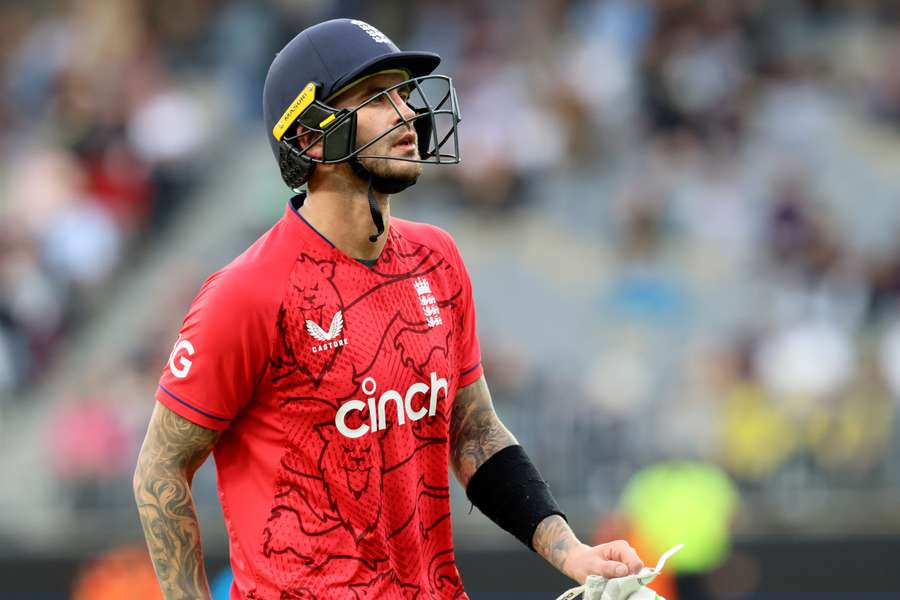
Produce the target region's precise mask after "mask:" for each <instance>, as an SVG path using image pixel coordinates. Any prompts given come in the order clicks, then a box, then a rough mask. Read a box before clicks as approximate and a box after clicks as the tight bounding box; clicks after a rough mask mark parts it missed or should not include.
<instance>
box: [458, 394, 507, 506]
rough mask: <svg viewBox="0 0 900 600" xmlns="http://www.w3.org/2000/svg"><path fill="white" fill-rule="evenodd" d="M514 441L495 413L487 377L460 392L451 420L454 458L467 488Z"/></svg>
mask: <svg viewBox="0 0 900 600" xmlns="http://www.w3.org/2000/svg"><path fill="white" fill-rule="evenodd" d="M514 444H518V442H517V441H516V438H515V437H513V434H511V433H510V432H509V430H508V429H506V427H504V425H503V423H501V422H500V419H499V418H498V417H497V413H495V412H494V404H493V403H492V402H491V393H490V391H489V390H488V387H487V382H486V381H485V380H484V377H480V378H479V379H478V380H477V381H476V382H475V383H472V384H471V385H468V386H466V387H464V388H463V389H461V390H459V391H458V392H457V394H456V398H455V399H454V400H453V413H452V416H451V420H450V460H451V464H452V465H453V470H454V472H455V473H456V477H457V478H458V479H459V482H460V483H461V484H462V486H463V487H464V488H465V487H467V486H468V485H469V480H470V479H471V478H472V475H474V474H475V471H477V470H478V467H480V466H481V465H483V464H484V463H485V461H486V460H487V459H489V458H490V457H491V456H493V455H494V454H495V453H497V452H499V451H500V450H503V449H504V448H506V447H507V446H512V445H514Z"/></svg>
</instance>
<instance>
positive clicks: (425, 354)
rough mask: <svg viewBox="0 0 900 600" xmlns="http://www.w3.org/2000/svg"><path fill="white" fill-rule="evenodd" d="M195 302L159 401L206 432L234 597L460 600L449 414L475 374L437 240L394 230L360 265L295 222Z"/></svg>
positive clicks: (453, 273)
mask: <svg viewBox="0 0 900 600" xmlns="http://www.w3.org/2000/svg"><path fill="white" fill-rule="evenodd" d="M302 201H303V199H302V196H298V197H295V198H294V199H292V200H291V202H289V203H288V206H287V209H286V210H285V214H284V216H283V217H282V218H281V220H280V221H279V222H278V223H276V224H275V226H274V227H272V228H271V229H270V230H269V231H268V232H266V233H265V234H264V235H263V236H262V237H261V238H260V239H259V240H257V241H256V242H255V243H254V244H253V245H252V246H250V248H248V249H247V250H246V251H245V252H244V253H243V254H241V255H240V256H239V257H238V258H237V259H235V260H234V261H233V262H232V263H231V264H229V265H228V266H226V267H225V268H224V269H222V270H221V271H218V272H217V273H215V274H214V275H212V276H211V277H210V278H209V279H208V280H207V281H206V282H205V283H204V284H203V287H202V288H201V290H200V293H199V294H198V295H197V297H196V298H195V299H194V302H193V304H192V306H191V308H190V310H189V311H188V314H187V316H186V317H185V319H184V323H183V325H182V328H181V332H180V335H179V337H178V341H177V342H176V344H175V348H174V350H173V351H172V354H171V356H170V357H169V361H168V364H167V365H166V368H165V369H164V371H163V375H162V378H161V380H160V384H159V389H158V391H157V394H156V398H157V400H159V401H160V402H161V403H163V404H164V405H165V406H167V407H168V408H170V409H171V410H173V411H175V412H176V413H178V414H179V415H181V416H183V417H184V418H186V419H189V420H190V421H192V422H194V423H196V424H198V425H202V426H203V427H208V428H212V429H217V430H223V434H222V437H221V438H220V440H219V442H218V444H217V445H216V447H215V450H214V457H215V463H216V469H217V473H218V486H219V497H220V500H221V503H222V509H223V512H224V514H225V523H226V526H227V529H228V536H229V542H230V551H231V566H232V568H233V570H234V576H235V581H234V587H233V588H232V592H231V598H232V600H235V599H257V600H263V599H265V600H287V599H300V598H302V599H304V600H306V599H320V600H324V599H332V598H334V599H344V598H347V599H357V598H420V599H421V598H467V596H466V594H465V592H464V591H463V586H462V581H461V579H460V576H459V572H458V570H457V568H456V563H455V558H454V552H453V543H452V539H451V527H450V500H449V481H448V452H449V444H448V438H449V425H450V412H451V404H452V401H453V398H454V396H455V395H456V392H457V390H458V389H459V388H460V387H463V386H466V385H469V384H470V383H472V382H474V381H475V380H476V379H478V378H479V377H480V376H481V373H482V369H481V357H480V349H479V344H478V338H477V337H476V335H475V310H474V306H473V302H472V287H471V283H470V281H469V277H468V274H467V273H466V269H465V266H464V265H463V262H462V259H461V258H460V256H459V252H458V250H457V248H456V245H455V244H454V242H453V240H452V239H451V237H450V236H449V235H448V234H447V233H446V232H444V231H442V230H441V229H438V228H436V227H433V226H430V225H424V224H419V223H413V222H409V221H403V220H401V219H397V218H391V221H390V228H389V231H388V233H387V236H388V238H387V243H386V245H385V247H384V250H383V251H382V253H381V256H380V257H379V258H378V260H377V261H376V262H375V264H374V265H373V266H372V267H367V266H365V265H363V264H361V263H360V262H358V261H356V260H354V259H353V258H350V257H349V256H347V255H345V254H343V253H342V252H341V251H339V250H337V249H336V248H335V247H334V246H332V245H331V243H329V242H328V240H326V239H325V238H324V237H322V236H321V235H320V234H319V233H318V232H317V231H316V230H315V229H313V228H312V226H310V225H309V224H308V223H307V222H306V221H305V220H304V219H303V218H302V217H301V216H300V214H299V213H298V212H297V210H296V209H297V207H298V206H299V205H301V204H302Z"/></svg>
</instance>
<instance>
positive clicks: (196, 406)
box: [156, 271, 270, 430]
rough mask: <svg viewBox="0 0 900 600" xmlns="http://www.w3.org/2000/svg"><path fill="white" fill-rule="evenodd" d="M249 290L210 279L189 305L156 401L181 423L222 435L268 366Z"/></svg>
mask: <svg viewBox="0 0 900 600" xmlns="http://www.w3.org/2000/svg"><path fill="white" fill-rule="evenodd" d="M251 290H252V286H246V285H241V283H240V280H239V277H238V276H237V275H236V274H235V273H229V272H227V271H225V272H223V271H220V272H219V273H216V274H215V275H213V276H212V277H210V278H209V279H208V280H207V281H206V283H204V285H203V287H202V288H201V289H200V292H199V293H198V294H197V297H196V298H195V299H194V301H193V303H192V304H191V307H190V309H189V310H188V313H187V316H185V318H184V322H183V324H182V326H181V330H180V331H179V334H178V339H177V341H176V342H175V346H174V347H173V349H172V352H171V354H170V355H169V358H168V361H167V362H166V365H165V368H164V369H163V374H162V377H161V378H160V380H159V388H158V389H157V391H156V399H157V400H158V401H159V402H160V403H162V404H163V405H165V406H166V407H167V408H169V409H170V410H172V411H174V412H175V413H177V414H179V415H181V416H182V417H184V418H185V419H188V420H189V421H191V422H193V423H196V424H197V425H200V426H202V427H207V428H209V429H216V430H223V429H225V428H227V427H228V425H229V424H230V423H231V421H232V420H233V419H234V418H235V417H236V416H237V414H238V413H239V412H240V411H241V409H242V408H243V407H244V406H246V404H247V403H248V402H249V401H250V400H251V399H252V398H253V395H254V393H255V390H256V386H257V384H258V382H259V381H260V380H261V379H262V375H263V374H264V372H265V369H266V366H267V365H268V358H269V349H270V345H269V343H268V323H267V322H266V321H267V319H266V317H265V312H266V311H265V310H263V307H262V306H261V305H260V302H258V301H257V300H256V299H255V298H254V296H253V294H252V291H251Z"/></svg>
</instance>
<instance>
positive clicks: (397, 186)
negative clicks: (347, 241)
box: [347, 156, 415, 244]
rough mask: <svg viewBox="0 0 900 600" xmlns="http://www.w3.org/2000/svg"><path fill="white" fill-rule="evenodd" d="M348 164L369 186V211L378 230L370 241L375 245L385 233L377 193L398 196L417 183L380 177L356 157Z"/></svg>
mask: <svg viewBox="0 0 900 600" xmlns="http://www.w3.org/2000/svg"><path fill="white" fill-rule="evenodd" d="M347 162H349V163H350V168H351V169H353V173H354V175H356V176H357V177H359V178H360V179H362V180H363V181H366V182H368V184H369V185H368V190H367V194H368V197H369V211H370V212H371V213H372V222H373V223H375V229H376V230H377V231H376V233H374V234H372V235H370V236H369V241H370V242H372V243H373V244H374V243H375V242H377V241H378V238H379V237H381V234H382V233H384V216H382V214H381V208H380V207H379V206H378V199H377V198H376V197H375V192H378V193H379V194H396V193H397V192H402V191H403V190H405V189H406V188H408V187H409V186H411V185H412V184H413V183H415V181H398V180H396V179H388V178H387V177H379V176H378V175H375V174H374V173H372V172H371V171H370V170H369V169H367V168H365V167H364V166H363V164H362V163H361V162H360V160H359V159H358V158H357V157H355V156H354V157H353V158H351V159H350V160H348V161H347Z"/></svg>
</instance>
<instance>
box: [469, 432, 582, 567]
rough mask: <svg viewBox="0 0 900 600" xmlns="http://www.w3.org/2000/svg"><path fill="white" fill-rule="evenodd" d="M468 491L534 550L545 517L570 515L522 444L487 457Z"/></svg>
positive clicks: (490, 515) (492, 517)
mask: <svg viewBox="0 0 900 600" xmlns="http://www.w3.org/2000/svg"><path fill="white" fill-rule="evenodd" d="M466 495H467V496H468V497H469V500H470V501H471V502H472V504H474V505H475V506H477V507H478V510H480V511H481V512H482V513H484V515H485V516H486V517H487V518H489V519H490V520H491V521H493V522H494V523H496V524H497V525H499V526H500V527H501V528H502V529H504V530H506V531H508V532H509V533H511V534H513V535H514V536H516V537H517V538H519V540H520V541H521V542H522V543H523V544H525V545H526V546H528V547H529V548H530V549H531V550H532V551H533V550H534V546H532V544H531V538H532V537H534V531H535V529H537V526H538V525H540V523H541V521H543V520H544V519H546V518H547V517H549V516H550V515H559V516H561V517H562V518H563V519H565V518H566V515H565V514H563V512H562V511H561V510H560V508H559V505H558V504H556V500H554V499H553V495H552V494H551V493H550V487H549V486H548V485H547V482H546V481H544V480H543V478H542V477H541V474H540V473H538V470H537V468H536V467H535V466H534V463H532V462H531V459H530V458H528V455H527V454H526V453H525V449H524V448H522V446H518V445H517V446H508V447H506V448H504V449H503V450H500V451H499V452H497V453H496V454H494V455H493V456H491V457H490V458H489V459H487V461H486V462H485V463H484V464H483V465H481V467H479V469H478V470H477V471H475V474H474V475H472V479H470V480H469V486H468V487H467V488H466ZM567 520H568V519H567Z"/></svg>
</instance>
